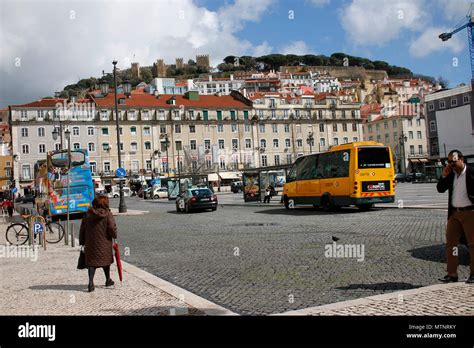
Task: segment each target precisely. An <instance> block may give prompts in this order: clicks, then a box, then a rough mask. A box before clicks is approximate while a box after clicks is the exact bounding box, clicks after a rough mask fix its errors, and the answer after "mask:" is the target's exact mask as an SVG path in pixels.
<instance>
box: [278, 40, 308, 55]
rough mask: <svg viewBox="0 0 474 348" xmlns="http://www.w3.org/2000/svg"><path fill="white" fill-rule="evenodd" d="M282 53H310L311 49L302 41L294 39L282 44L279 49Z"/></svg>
mask: <svg viewBox="0 0 474 348" xmlns="http://www.w3.org/2000/svg"><path fill="white" fill-rule="evenodd" d="M280 51H281V53H282V54H297V55H303V54H309V53H311V49H310V48H309V47H308V45H306V43H305V42H304V41H301V40H300V41H295V42H292V43H290V44H288V45H286V46H284V47H283V48H282V49H281V50H280Z"/></svg>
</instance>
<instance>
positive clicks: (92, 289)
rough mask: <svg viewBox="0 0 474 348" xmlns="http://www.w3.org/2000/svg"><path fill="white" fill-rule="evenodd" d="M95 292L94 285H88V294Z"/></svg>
mask: <svg viewBox="0 0 474 348" xmlns="http://www.w3.org/2000/svg"><path fill="white" fill-rule="evenodd" d="M94 290H95V287H94V284H89V292H92V291H94Z"/></svg>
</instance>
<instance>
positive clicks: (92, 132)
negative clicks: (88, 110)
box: [87, 127, 94, 135]
mask: <svg viewBox="0 0 474 348" xmlns="http://www.w3.org/2000/svg"><path fill="white" fill-rule="evenodd" d="M87 135H94V127H87Z"/></svg>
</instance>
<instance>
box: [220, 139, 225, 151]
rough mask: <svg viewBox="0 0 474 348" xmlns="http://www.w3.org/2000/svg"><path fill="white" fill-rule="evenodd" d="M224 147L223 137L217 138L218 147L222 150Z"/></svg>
mask: <svg viewBox="0 0 474 348" xmlns="http://www.w3.org/2000/svg"><path fill="white" fill-rule="evenodd" d="M224 148H225V143H224V139H219V149H221V150H223V149H224Z"/></svg>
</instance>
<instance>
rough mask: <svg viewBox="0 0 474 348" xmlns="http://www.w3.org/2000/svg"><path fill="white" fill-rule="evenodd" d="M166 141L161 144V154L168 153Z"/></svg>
mask: <svg viewBox="0 0 474 348" xmlns="http://www.w3.org/2000/svg"><path fill="white" fill-rule="evenodd" d="M166 147H167V146H166V141H164V140H163V141H161V142H160V149H161V152H166Z"/></svg>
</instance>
